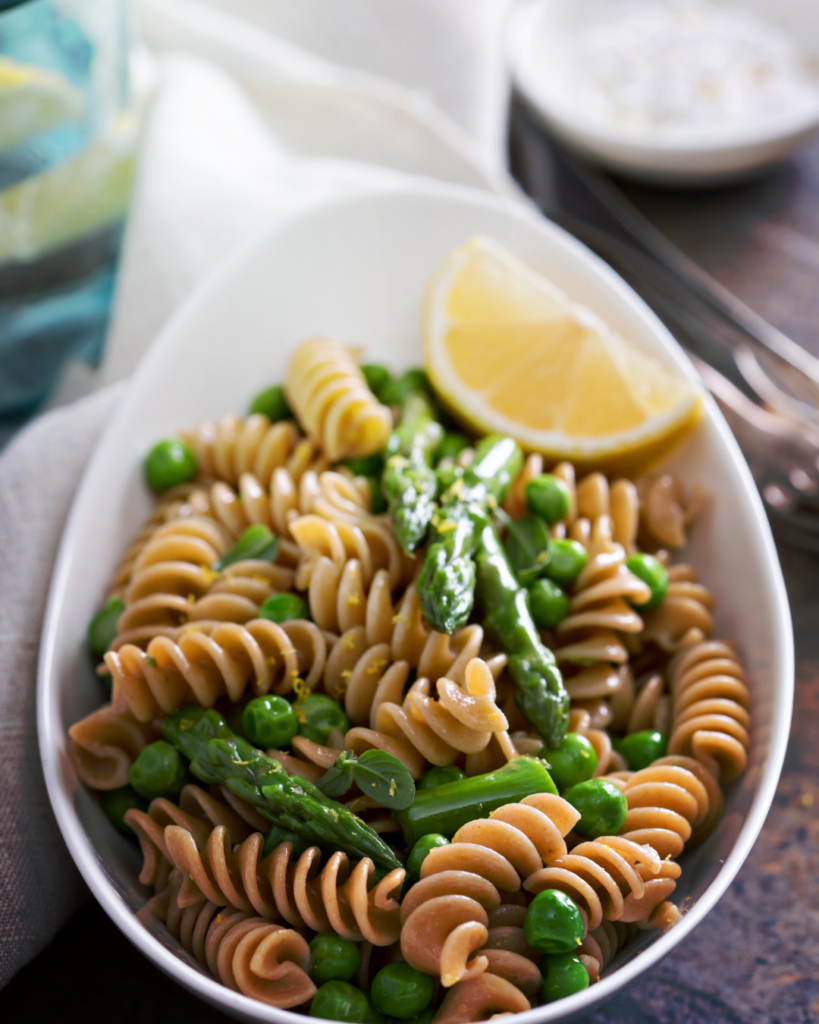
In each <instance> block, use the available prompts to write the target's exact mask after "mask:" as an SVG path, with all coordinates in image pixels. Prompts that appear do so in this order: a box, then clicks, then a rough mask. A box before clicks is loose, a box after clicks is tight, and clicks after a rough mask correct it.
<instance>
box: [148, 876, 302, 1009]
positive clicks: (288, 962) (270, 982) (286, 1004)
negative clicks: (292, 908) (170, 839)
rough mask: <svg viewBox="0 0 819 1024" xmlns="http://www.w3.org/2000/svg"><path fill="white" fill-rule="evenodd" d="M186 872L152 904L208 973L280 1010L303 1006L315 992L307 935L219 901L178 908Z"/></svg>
mask: <svg viewBox="0 0 819 1024" xmlns="http://www.w3.org/2000/svg"><path fill="white" fill-rule="evenodd" d="M181 885H182V874H181V872H179V871H173V872H171V875H170V878H169V881H168V887H167V888H166V889H165V891H164V892H162V893H161V894H158V895H157V896H155V897H154V898H153V899H152V900H151V901H150V903H149V904H148V907H149V910H150V911H151V913H153V914H154V916H155V917H158V918H159V919H160V920H162V921H164V922H165V924H166V926H167V928H168V931H169V932H170V933H171V935H173V936H174V938H177V939H179V941H180V942H181V944H182V946H183V947H184V948H185V949H186V950H188V952H190V953H192V954H193V955H194V956H195V957H196V959H197V960H198V961H199V962H200V963H201V964H202V965H203V966H205V967H207V968H208V970H209V971H210V973H211V974H212V975H213V977H214V978H216V979H217V980H218V981H220V982H221V983H222V984H223V985H225V986H226V987H227V988H230V989H233V990H234V991H235V992H241V993H243V994H244V995H246V996H249V997H250V998H251V999H255V1000H257V1001H258V1002H262V1003H267V1005H268V1006H275V1007H277V1008H279V1009H289V1008H290V1007H293V1006H300V1005H301V1004H302V1003H304V1002H306V1001H307V1000H308V999H312V998H313V996H314V995H315V993H316V986H315V985H314V984H313V982H312V981H311V980H310V976H309V974H308V972H309V970H310V968H311V966H312V959H311V956H310V947H309V945H308V943H307V940H306V939H305V938H304V936H302V935H300V934H299V933H298V932H297V931H295V930H293V929H292V928H284V927H282V926H281V925H277V924H273V923H271V922H270V921H266V920H265V919H264V918H261V917H253V916H252V915H251V914H250V913H249V912H247V911H233V912H232V913H229V914H222V913H221V911H220V909H219V907H218V906H217V905H216V904H215V903H210V902H204V903H202V902H200V903H198V904H196V905H194V906H190V907H186V908H185V909H180V908H179V906H178V902H177V898H176V896H177V893H178V892H179V889H180V888H181Z"/></svg>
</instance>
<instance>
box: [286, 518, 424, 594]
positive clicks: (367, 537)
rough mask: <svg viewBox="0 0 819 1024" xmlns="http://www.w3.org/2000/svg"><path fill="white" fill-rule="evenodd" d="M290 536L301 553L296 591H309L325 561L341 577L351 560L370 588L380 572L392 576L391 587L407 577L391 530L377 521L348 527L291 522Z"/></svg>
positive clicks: (314, 520)
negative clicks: (374, 576) (358, 566)
mask: <svg viewBox="0 0 819 1024" xmlns="http://www.w3.org/2000/svg"><path fill="white" fill-rule="evenodd" d="M290 532H291V534H292V536H293V538H294V540H295V541H296V544H297V545H298V549H299V556H300V558H299V566H298V569H297V571H296V588H297V589H298V590H307V589H308V587H309V586H310V584H311V582H312V577H313V575H314V574H315V572H316V569H317V566H318V564H319V562H321V560H322V559H327V560H328V561H330V562H332V563H333V564H334V566H335V568H336V569H337V570H338V572H339V574H340V573H341V571H342V570H343V569H344V566H345V565H346V564H347V562H348V561H349V560H350V559H355V560H356V561H358V563H359V565H360V567H361V574H362V576H361V581H362V585H363V586H364V588H365V589H366V588H368V587H369V585H370V582H371V581H372V578H373V575H374V574H375V573H376V572H377V571H378V570H379V569H386V570H387V572H388V573H389V577H390V583H391V585H392V587H397V586H398V585H399V583H400V582H401V581H402V579H403V578H404V576H405V562H404V555H403V553H402V551H401V548H400V547H399V545H398V541H397V540H396V539H395V537H394V536H393V534H392V531H391V530H390V528H389V526H387V525H386V524H383V523H379V522H376V521H375V520H361V521H360V522H359V523H348V522H344V521H342V520H328V519H324V518H323V516H319V515H314V514H310V515H306V516H299V517H298V518H295V519H292V520H291V521H290Z"/></svg>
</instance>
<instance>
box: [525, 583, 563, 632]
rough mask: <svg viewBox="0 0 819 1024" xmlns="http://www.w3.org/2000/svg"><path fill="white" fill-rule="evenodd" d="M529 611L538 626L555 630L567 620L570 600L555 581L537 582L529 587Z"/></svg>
mask: <svg viewBox="0 0 819 1024" xmlns="http://www.w3.org/2000/svg"><path fill="white" fill-rule="evenodd" d="M529 610H530V611H531V613H532V618H533V619H534V620H535V625H536V626H539V627H540V628H541V629H554V628H555V626H556V625H557V624H558V623H559V622H561V621H562V620H563V619H565V618H566V615H567V613H568V611H569V599H568V597H566V594H565V593H564V591H563V590H562V589H561V588H560V587H559V586H558V585H557V584H556V583H555V582H554V581H553V580H549V579H540V580H535V582H534V583H533V584H532V585H531V586H530V587H529Z"/></svg>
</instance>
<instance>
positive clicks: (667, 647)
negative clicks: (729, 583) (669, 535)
mask: <svg viewBox="0 0 819 1024" xmlns="http://www.w3.org/2000/svg"><path fill="white" fill-rule="evenodd" d="M714 603H715V602H714V597H713V595H712V594H711V592H710V590H708V588H707V587H704V586H703V585H702V584H701V583H699V582H698V581H697V573H696V570H695V569H694V568H692V566H690V565H685V564H684V563H680V564H678V565H671V566H669V567H668V590H667V591H666V595H665V598H664V600H663V602H662V604H661V605H659V606H658V607H657V608H655V609H654V610H653V611H650V612H648V613H647V614H646V615H645V617H644V628H643V632H642V634H641V636H640V638H639V639H640V641H641V644H640V645H641V646H644V645H646V644H651V643H653V644H656V645H657V646H658V647H660V648H661V649H662V650H664V651H666V652H671V651H675V650H676V649H677V647H679V645H680V643H681V641H682V639H683V638H684V637H685V635H686V633H688V631H689V630H690V629H698V630H700V631H701V632H702V633H704V634H705V635H706V636H708V635H710V633H711V632H712V631H713V628H714V618H713V615H712V614H711V613H712V612H713V610H714Z"/></svg>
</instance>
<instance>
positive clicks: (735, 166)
mask: <svg viewBox="0 0 819 1024" xmlns="http://www.w3.org/2000/svg"><path fill="white" fill-rule="evenodd" d="M709 2H711V3H713V4H715V5H718V6H723V7H732V8H744V9H746V10H749V11H752V12H754V13H755V14H757V15H759V16H760V17H764V18H766V19H767V20H768V21H771V22H773V23H774V24H776V25H778V26H780V27H781V28H783V29H785V30H786V31H788V32H789V33H790V35H791V36H792V37H793V38H794V39H796V40H797V41H798V47H799V52H800V55H802V56H803V58H804V59H805V60H806V61H807V63H808V65H809V66H810V67H811V68H812V69H815V68H816V67H817V66H819V4H816V3H815V0H709ZM618 6H619V5H617V4H612V3H611V0H525V2H523V3H520V4H519V5H518V7H516V8H515V10H514V11H513V13H512V16H511V17H510V20H509V26H508V36H507V54H508V60H509V64H510V67H511V70H512V76H513V79H514V82H515V85H516V87H517V89H518V90H519V91H520V93H521V94H522V96H523V97H524V98H525V99H526V101H527V102H528V104H529V105H530V106H531V108H532V109H533V110H534V111H535V113H536V114H537V115H538V116H539V117H540V118H541V120H542V121H543V122H544V124H545V125H546V127H547V128H548V129H549V130H550V131H551V132H552V134H553V135H554V136H555V137H556V138H557V139H559V140H560V141H561V142H563V143H564V144H565V145H567V146H569V147H570V148H571V149H573V150H575V151H576V152H578V153H579V154H580V155H581V156H583V157H585V158H586V159H589V160H591V161H592V162H594V163H598V164H600V165H602V166H603V167H606V168H608V169H609V170H611V171H614V172H615V173H618V174H621V175H623V176H625V177H629V178H633V179H635V180H638V181H647V182H650V183H653V184H657V185H669V186H689V187H690V186H694V187H699V186H708V185H715V184H723V183H727V182H730V181H733V180H738V179H741V178H743V177H747V176H749V175H752V174H754V173H757V172H759V171H760V170H763V169H764V168H766V167H769V166H771V165H772V164H774V163H776V162H777V161H780V160H783V159H784V158H786V157H787V156H789V155H790V154H791V153H792V152H793V151H794V150H795V149H797V148H798V147H799V146H800V145H802V143H804V142H805V141H806V140H807V139H808V138H810V137H811V136H812V135H814V134H815V133H816V131H817V130H819V105H818V106H817V108H816V109H815V111H813V112H812V113H811V114H806V115H803V116H793V117H791V116H787V115H786V116H783V117H782V118H781V119H777V120H776V121H775V122H771V123H765V124H764V125H759V126H754V127H737V128H730V127H727V128H726V130H725V131H724V132H721V133H720V137H719V138H718V139H715V138H714V134H713V133H710V134H709V133H701V134H698V133H695V132H694V131H693V129H692V131H691V134H690V135H689V136H688V137H686V138H685V139H682V138H664V137H662V136H661V135H653V136H652V135H651V134H649V133H648V132H645V133H639V134H638V133H636V132H634V133H632V132H627V131H625V130H622V129H619V128H618V127H617V126H615V125H612V126H611V127H609V126H607V125H605V124H601V123H598V122H592V121H590V120H589V119H588V118H585V117H584V116H583V115H582V114H581V113H579V112H578V111H577V109H576V108H573V107H572V105H571V103H570V102H566V100H565V99H564V98H561V96H560V95H559V94H558V93H556V92H555V90H554V89H553V88H552V87H551V86H550V75H549V68H550V61H549V56H548V54H549V40H550V37H551V36H552V35H553V34H554V33H555V32H556V31H562V30H564V29H566V30H571V28H572V26H575V25H587V24H590V23H600V22H605V19H606V18H611V17H615V16H616V12H617V9H618Z"/></svg>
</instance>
